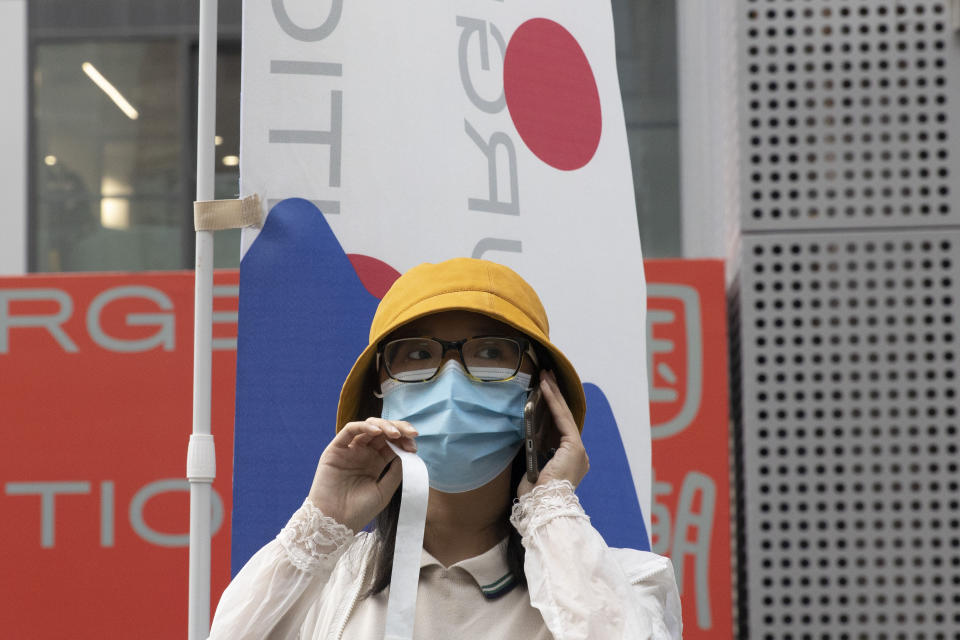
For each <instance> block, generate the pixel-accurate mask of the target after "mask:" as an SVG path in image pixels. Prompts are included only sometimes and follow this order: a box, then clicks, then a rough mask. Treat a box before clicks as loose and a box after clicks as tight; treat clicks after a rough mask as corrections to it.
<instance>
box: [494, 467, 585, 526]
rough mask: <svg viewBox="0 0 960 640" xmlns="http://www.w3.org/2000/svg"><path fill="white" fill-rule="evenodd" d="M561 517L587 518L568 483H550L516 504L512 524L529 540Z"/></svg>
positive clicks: (557, 481) (511, 517) (558, 481)
mask: <svg viewBox="0 0 960 640" xmlns="http://www.w3.org/2000/svg"><path fill="white" fill-rule="evenodd" d="M560 516H572V517H576V518H587V514H586V513H584V511H583V507H581V506H580V500H579V499H578V498H577V494H575V493H574V492H573V485H572V484H571V483H570V481H569V480H550V481H549V482H547V483H546V484H544V485H540V486H537V487H534V488H533V489H532V490H531V491H530V493H528V494H526V495H525V496H523V497H522V498H520V499H518V500H515V501H514V503H513V513H511V514H510V523H511V524H512V525H513V526H514V527H516V529H517V531H519V532H520V535H521V536H522V537H524V538H526V537H527V536H528V535H529V534H531V533H533V531H535V530H536V529H538V528H539V527H541V526H543V525H545V524H546V523H547V522H549V521H551V520H553V519H554V518H557V517H560Z"/></svg>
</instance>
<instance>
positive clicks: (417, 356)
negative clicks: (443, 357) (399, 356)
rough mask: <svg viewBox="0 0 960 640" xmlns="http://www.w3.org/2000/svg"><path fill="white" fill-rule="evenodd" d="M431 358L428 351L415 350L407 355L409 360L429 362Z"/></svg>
mask: <svg viewBox="0 0 960 640" xmlns="http://www.w3.org/2000/svg"><path fill="white" fill-rule="evenodd" d="M430 358H431V354H430V351H428V350H427V349H414V350H412V351H410V352H408V353H407V360H429V359H430Z"/></svg>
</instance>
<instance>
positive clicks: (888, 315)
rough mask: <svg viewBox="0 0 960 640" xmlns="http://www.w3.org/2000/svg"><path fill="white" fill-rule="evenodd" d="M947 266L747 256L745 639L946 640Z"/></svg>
mask: <svg viewBox="0 0 960 640" xmlns="http://www.w3.org/2000/svg"><path fill="white" fill-rule="evenodd" d="M958 249H960V231H951V232H946V233H944V232H933V233H931V232H907V233H895V234H894V233H886V232H868V233H858V234H824V235H819V234H818V235H813V234H783V235H768V236H763V237H748V238H745V239H744V258H745V266H744V269H743V271H742V272H741V277H742V279H741V296H742V298H741V305H742V306H741V309H743V310H748V309H749V310H750V313H749V314H745V315H744V316H743V318H742V327H741V340H742V345H741V348H742V352H741V353H742V358H743V363H742V382H743V395H742V400H743V405H742V410H743V420H744V423H745V424H747V425H749V428H747V429H745V430H744V432H743V447H744V450H743V453H744V460H746V461H750V462H749V464H748V466H749V471H750V473H749V474H748V477H747V478H746V480H747V482H746V504H747V505H748V510H749V512H750V513H749V517H748V524H747V531H746V540H747V544H748V548H747V563H748V571H747V573H748V576H749V578H748V585H747V589H748V593H749V607H750V611H749V629H750V637H751V638H818V639H824V640H825V639H827V638H837V639H843V638H911V639H913V638H929V639H934V638H956V637H960V520H958V518H960V505H958V500H960V487H958V482H960V473H958V462H960V457H958V455H957V448H958V443H960V438H958V434H957V415H956V414H957V397H956V393H957V381H956V379H955V376H956V370H957V355H958V353H957V351H958V349H957V328H958V324H957V316H956V313H957V301H958V299H960V267H958V260H957V255H958Z"/></svg>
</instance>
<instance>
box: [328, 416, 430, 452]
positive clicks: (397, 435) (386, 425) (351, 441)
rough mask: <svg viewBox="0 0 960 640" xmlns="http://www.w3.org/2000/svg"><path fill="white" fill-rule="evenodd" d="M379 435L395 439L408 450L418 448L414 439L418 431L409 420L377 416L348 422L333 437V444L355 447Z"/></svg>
mask: <svg viewBox="0 0 960 640" xmlns="http://www.w3.org/2000/svg"><path fill="white" fill-rule="evenodd" d="M379 436H383V438H385V439H388V440H392V441H394V442H395V443H396V444H397V445H398V446H400V447H401V448H403V449H405V450H407V451H416V450H417V444H416V442H415V441H414V438H416V437H417V431H416V429H414V428H413V427H412V426H411V425H410V423H409V422H403V421H399V420H396V421H394V420H384V419H383V418H376V417H370V418H367V419H366V420H364V421H362V422H348V423H347V424H346V425H344V427H343V429H341V430H340V433H338V434H337V436H336V437H335V438H334V439H333V443H332V444H333V445H334V446H338V447H353V448H355V447H359V446H366V445H369V443H371V442H373V441H374V440H375V439H376V438H377V437H379Z"/></svg>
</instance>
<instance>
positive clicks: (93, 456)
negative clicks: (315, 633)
mask: <svg viewBox="0 0 960 640" xmlns="http://www.w3.org/2000/svg"><path fill="white" fill-rule="evenodd" d="M237 281H238V274H237V272H235V271H234V272H221V273H218V274H217V275H216V278H215V284H216V285H217V286H216V291H215V293H216V294H218V295H217V296H216V299H215V301H214V311H215V320H216V321H217V322H216V323H215V325H214V338H215V339H216V342H215V347H217V350H215V351H214V356H213V418H212V420H213V432H214V434H215V441H216V445H217V480H216V482H215V483H214V491H215V494H216V496H215V498H214V506H215V509H214V516H215V522H214V524H215V525H216V534H215V535H214V537H213V558H214V560H213V574H212V575H213V580H212V582H213V591H214V593H215V594H216V596H215V597H214V602H216V597H218V596H219V594H220V592H221V591H222V590H223V589H224V587H225V586H226V584H227V582H228V580H229V562H228V557H229V549H230V541H229V522H230V519H229V513H230V497H231V490H230V481H231V477H232V475H233V473H232V471H233V468H232V452H233V437H232V434H233V396H234V391H233V390H234V371H235V369H236V351H235V349H236V335H237V333H236V310H237V287H236V283H237ZM192 387H193V274H192V273H189V272H186V273H184V272H180V273H138V274H122V275H120V274H117V275H103V274H98V275H57V276H28V277H23V278H4V279H0V398H2V400H0V425H2V426H3V428H2V432H3V435H4V439H5V441H6V442H7V446H5V447H3V448H2V449H0V485H2V489H3V490H2V494H0V504H2V510H3V511H2V512H3V517H2V518H0V540H3V565H2V573H3V576H4V579H3V581H2V587H0V602H3V605H2V609H3V615H2V619H3V633H2V635H3V636H4V637H6V638H38V639H39V638H118V637H125V636H129V637H137V638H178V637H184V636H185V634H186V630H187V606H186V605H187V557H188V553H187V545H188V538H187V534H188V522H189V519H188V513H189V493H188V489H187V483H186V480H184V476H185V466H186V451H187V441H188V438H189V434H190V431H191V429H192V399H191V398H192Z"/></svg>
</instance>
